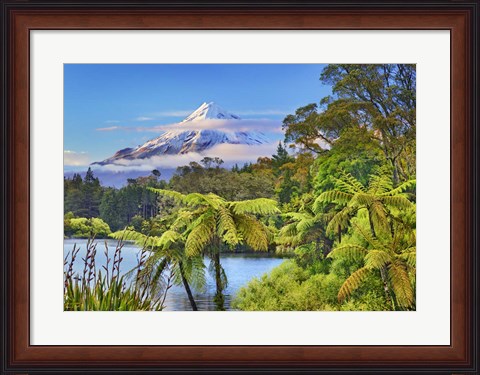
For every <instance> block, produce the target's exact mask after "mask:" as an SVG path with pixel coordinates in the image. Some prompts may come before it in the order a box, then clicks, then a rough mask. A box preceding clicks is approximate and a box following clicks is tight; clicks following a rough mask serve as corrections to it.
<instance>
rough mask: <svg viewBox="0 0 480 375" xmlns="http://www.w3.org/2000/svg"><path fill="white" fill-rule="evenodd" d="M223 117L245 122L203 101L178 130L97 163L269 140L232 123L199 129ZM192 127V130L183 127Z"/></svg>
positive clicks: (170, 131)
mask: <svg viewBox="0 0 480 375" xmlns="http://www.w3.org/2000/svg"><path fill="white" fill-rule="evenodd" d="M220 120H229V121H230V120H235V123H237V121H238V125H239V126H238V128H240V125H241V119H240V117H239V116H237V115H235V114H232V113H229V112H227V111H226V110H224V109H223V108H221V107H220V106H218V105H217V104H215V103H213V102H210V103H203V104H202V105H201V106H200V107H198V109H196V110H195V111H193V112H192V113H191V114H190V115H189V116H187V117H186V118H185V119H184V120H183V121H181V122H180V123H178V124H177V126H178V129H177V128H175V129H173V130H168V131H166V132H165V133H163V134H161V135H160V136H159V137H157V138H154V139H151V140H149V141H147V142H145V143H144V144H143V145H140V146H138V147H136V148H125V149H122V150H120V151H117V152H116V153H115V154H114V155H113V156H112V157H110V158H108V159H105V160H103V161H100V162H96V163H93V164H100V165H106V164H116V162H118V161H119V160H121V159H127V160H134V159H147V158H151V157H153V156H161V155H178V154H187V153H189V152H197V153H202V152H204V151H206V150H208V149H210V148H212V147H213V146H216V145H220V144H243V145H252V146H256V145H262V144H266V143H268V142H269V141H268V139H267V138H266V137H265V135H264V134H263V133H261V132H257V131H239V130H236V129H235V128H236V126H233V124H232V123H231V122H227V124H226V127H232V130H231V131H230V130H228V129H227V130H223V129H222V130H219V129H199V130H195V124H197V125H198V126H199V127H201V126H200V125H201V122H209V123H211V122H214V121H220ZM187 126H188V128H189V129H188V130H186V129H182V128H185V127H187Z"/></svg>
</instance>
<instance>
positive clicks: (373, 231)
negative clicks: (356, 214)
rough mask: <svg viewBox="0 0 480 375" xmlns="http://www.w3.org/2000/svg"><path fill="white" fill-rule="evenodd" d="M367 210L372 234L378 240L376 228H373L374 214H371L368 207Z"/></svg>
mask: <svg viewBox="0 0 480 375" xmlns="http://www.w3.org/2000/svg"><path fill="white" fill-rule="evenodd" d="M367 210H368V221H369V222H370V232H372V236H373V238H376V237H377V234H376V233H375V227H374V226H373V221H372V214H371V213H370V207H367Z"/></svg>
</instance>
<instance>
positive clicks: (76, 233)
mask: <svg viewBox="0 0 480 375" xmlns="http://www.w3.org/2000/svg"><path fill="white" fill-rule="evenodd" d="M63 225H64V234H65V236H66V237H69V238H89V237H92V236H94V237H95V238H108V235H109V234H110V233H112V232H111V230H110V227H109V226H108V224H107V223H105V222H104V221H103V220H102V219H100V218H96V217H94V218H91V219H87V218H85V217H74V216H73V214H72V213H71V212H68V213H67V214H65V217H64V221H63Z"/></svg>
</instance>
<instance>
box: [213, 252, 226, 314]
mask: <svg viewBox="0 0 480 375" xmlns="http://www.w3.org/2000/svg"><path fill="white" fill-rule="evenodd" d="M213 262H214V265H215V284H216V286H217V291H216V293H215V298H214V301H215V304H216V307H217V310H219V311H224V310H225V307H224V302H225V298H224V296H223V283H222V268H221V265H220V246H218V247H216V248H215V249H214V254H213Z"/></svg>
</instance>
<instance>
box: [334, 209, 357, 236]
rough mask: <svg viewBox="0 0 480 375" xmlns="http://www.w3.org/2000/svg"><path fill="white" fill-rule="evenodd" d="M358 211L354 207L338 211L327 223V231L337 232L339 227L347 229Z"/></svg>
mask: <svg viewBox="0 0 480 375" xmlns="http://www.w3.org/2000/svg"><path fill="white" fill-rule="evenodd" d="M356 211H357V210H356V209H355V208H353V207H345V208H343V209H342V210H341V211H339V212H337V213H336V214H335V215H334V216H333V217H332V219H331V220H330V222H329V223H328V225H327V233H335V232H336V231H337V230H338V227H340V228H341V229H345V228H346V227H347V226H348V223H349V221H350V219H351V217H352V216H353V215H354V214H355V213H356Z"/></svg>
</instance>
